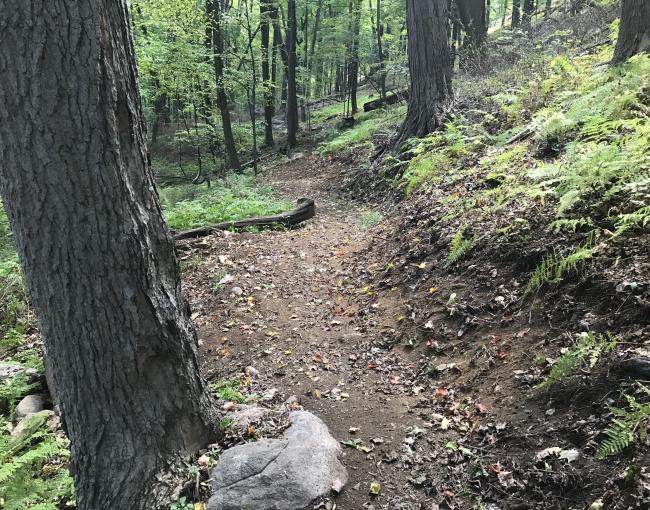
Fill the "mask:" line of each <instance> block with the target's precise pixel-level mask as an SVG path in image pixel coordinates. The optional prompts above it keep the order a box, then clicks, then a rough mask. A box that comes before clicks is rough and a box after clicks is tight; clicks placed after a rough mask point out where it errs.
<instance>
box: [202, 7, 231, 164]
mask: <svg viewBox="0 0 650 510" xmlns="http://www.w3.org/2000/svg"><path fill="white" fill-rule="evenodd" d="M221 1H222V0H206V2H205V9H206V13H207V16H208V22H209V23H210V26H211V28H212V51H213V57H212V59H213V64H214V78H215V83H216V87H217V107H218V108H219V112H220V113H221V124H222V127H223V144H224V146H225V148H226V153H227V155H228V163H229V165H230V168H232V169H233V170H236V171H239V168H240V164H239V155H238V154H237V146H236V145H235V138H234V137H233V134H232V123H231V121H230V110H229V109H228V95H227V94H226V85H225V83H224V78H223V70H224V63H223V54H224V50H225V43H224V38H223V27H222V26H221V22H222V16H221V14H222V13H221V9H222V6H221Z"/></svg>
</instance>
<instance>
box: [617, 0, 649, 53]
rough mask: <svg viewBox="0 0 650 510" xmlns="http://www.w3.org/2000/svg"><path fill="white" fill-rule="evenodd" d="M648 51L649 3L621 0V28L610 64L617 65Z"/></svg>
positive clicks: (644, 0)
mask: <svg viewBox="0 0 650 510" xmlns="http://www.w3.org/2000/svg"><path fill="white" fill-rule="evenodd" d="M648 50H650V1H649V0H623V2H622V4H621V26H620V28H619V32H618V40H617V41H616V50H615V51H614V58H613V59H612V63H614V64H618V63H620V62H624V61H625V60H627V59H628V58H630V57H632V56H634V55H636V54H637V53H640V52H642V51H648Z"/></svg>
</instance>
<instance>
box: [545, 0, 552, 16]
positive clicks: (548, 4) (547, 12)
mask: <svg viewBox="0 0 650 510" xmlns="http://www.w3.org/2000/svg"><path fill="white" fill-rule="evenodd" d="M552 9H553V0H546V6H545V8H544V16H549V15H550V14H551V10H552Z"/></svg>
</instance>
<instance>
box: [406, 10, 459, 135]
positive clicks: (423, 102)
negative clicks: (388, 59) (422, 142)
mask: <svg viewBox="0 0 650 510" xmlns="http://www.w3.org/2000/svg"><path fill="white" fill-rule="evenodd" d="M406 20H407V24H408V60H409V71H410V75H411V89H410V93H409V103H408V112H407V114H406V119H405V120H404V124H403V125H402V130H401V133H400V136H399V138H398V145H400V144H401V143H402V142H404V141H405V140H406V139H407V138H409V137H411V136H424V135H426V134H428V133H431V132H432V131H434V130H435V129H437V128H438V127H439V126H440V122H441V116H442V113H443V111H444V110H445V107H446V105H447V103H448V101H449V98H450V96H451V62H450V53H449V41H448V40H447V0H406Z"/></svg>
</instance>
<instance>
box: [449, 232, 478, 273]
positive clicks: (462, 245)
mask: <svg viewBox="0 0 650 510" xmlns="http://www.w3.org/2000/svg"><path fill="white" fill-rule="evenodd" d="M466 229H467V225H463V226H462V227H460V228H459V229H458V231H457V232H456V233H455V234H454V237H453V238H452V239H451V243H450V245H449V254H448V255H447V266H451V265H453V264H455V263H456V262H458V261H459V260H460V259H462V258H463V257H464V256H465V255H466V254H467V252H468V251H469V250H471V249H472V246H474V238H472V239H465V237H464V235H465V230H466Z"/></svg>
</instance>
